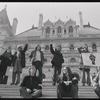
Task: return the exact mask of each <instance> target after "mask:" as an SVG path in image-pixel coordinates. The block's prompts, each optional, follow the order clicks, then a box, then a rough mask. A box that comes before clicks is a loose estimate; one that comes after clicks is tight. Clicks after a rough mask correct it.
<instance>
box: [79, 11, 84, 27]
mask: <svg viewBox="0 0 100 100" xmlns="http://www.w3.org/2000/svg"><path fill="white" fill-rule="evenodd" d="M79 17H80V28H83V18H82V12H79Z"/></svg>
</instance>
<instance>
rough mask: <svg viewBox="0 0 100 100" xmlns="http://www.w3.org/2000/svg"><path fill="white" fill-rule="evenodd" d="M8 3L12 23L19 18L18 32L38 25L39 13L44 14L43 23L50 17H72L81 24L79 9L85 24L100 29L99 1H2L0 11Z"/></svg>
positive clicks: (53, 19) (52, 19)
mask: <svg viewBox="0 0 100 100" xmlns="http://www.w3.org/2000/svg"><path fill="white" fill-rule="evenodd" d="M5 5H7V7H6V9H7V14H8V17H9V21H10V23H11V25H12V23H13V18H17V20H18V25H17V31H16V34H20V33H21V32H24V31H26V30H28V29H30V28H31V27H32V25H34V26H35V27H38V21H39V14H40V13H42V14H43V23H44V22H46V21H47V20H48V19H49V20H50V21H51V22H56V21H57V20H58V19H59V18H60V19H61V20H62V21H64V22H67V21H68V20H69V19H70V18H71V19H72V20H74V21H76V24H77V25H79V23H80V22H79V21H80V20H79V11H81V12H82V17H83V24H87V23H88V22H90V25H91V26H94V27H96V28H99V29H100V3H99V2H0V11H1V10H2V9H4V8H5Z"/></svg>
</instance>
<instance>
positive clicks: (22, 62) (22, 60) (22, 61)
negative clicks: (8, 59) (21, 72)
mask: <svg viewBox="0 0 100 100" xmlns="http://www.w3.org/2000/svg"><path fill="white" fill-rule="evenodd" d="M27 48H28V44H26V45H25V47H24V49H23V50H22V51H21V66H22V68H24V67H25V66H26V61H25V52H26V50H27ZM16 54H17V52H15V54H14V55H13V61H12V66H14V64H15V60H16V58H17V56H16Z"/></svg>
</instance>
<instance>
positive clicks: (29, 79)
mask: <svg viewBox="0 0 100 100" xmlns="http://www.w3.org/2000/svg"><path fill="white" fill-rule="evenodd" d="M35 71H36V68H35V66H32V67H30V68H29V75H28V76H25V77H24V79H23V81H22V83H21V85H20V87H21V88H20V90H19V91H20V96H22V97H23V98H37V97H40V96H42V84H41V81H40V79H39V78H38V77H37V76H35Z"/></svg>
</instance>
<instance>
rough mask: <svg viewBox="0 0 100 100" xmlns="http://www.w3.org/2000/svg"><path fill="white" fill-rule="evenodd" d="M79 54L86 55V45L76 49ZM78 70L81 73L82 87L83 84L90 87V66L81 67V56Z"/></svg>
mask: <svg viewBox="0 0 100 100" xmlns="http://www.w3.org/2000/svg"><path fill="white" fill-rule="evenodd" d="M78 51H79V53H80V54H81V53H88V52H89V50H88V46H87V44H85V45H84V47H80V48H78ZM79 69H80V70H82V72H83V76H82V83H83V86H85V83H87V84H88V86H90V85H91V79H90V66H84V65H83V60H82V56H81V62H80V68H79ZM85 72H86V73H87V81H86V76H85Z"/></svg>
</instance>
